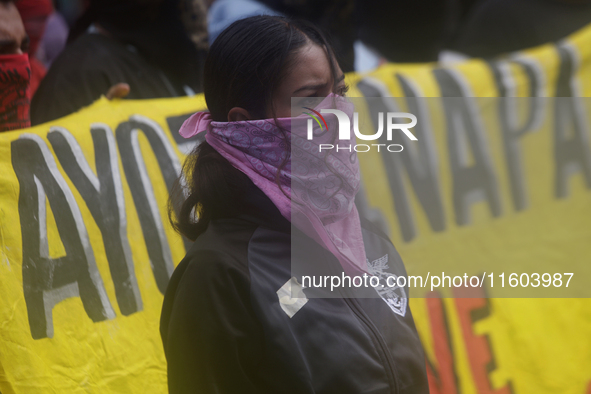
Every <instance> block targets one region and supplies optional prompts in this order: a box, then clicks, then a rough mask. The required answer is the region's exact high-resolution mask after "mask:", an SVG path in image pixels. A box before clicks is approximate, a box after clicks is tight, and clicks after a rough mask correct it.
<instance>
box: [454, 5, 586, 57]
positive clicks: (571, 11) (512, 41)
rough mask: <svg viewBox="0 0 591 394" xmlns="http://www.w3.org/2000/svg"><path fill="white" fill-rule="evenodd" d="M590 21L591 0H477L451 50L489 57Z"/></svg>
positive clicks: (550, 39)
mask: <svg viewBox="0 0 591 394" xmlns="http://www.w3.org/2000/svg"><path fill="white" fill-rule="evenodd" d="M589 23H591V0H481V1H479V2H478V3H477V4H476V5H475V6H474V7H473V9H472V10H471V12H470V13H469V14H468V16H467V18H466V21H465V23H464V24H463V25H462V27H461V28H460V30H459V32H458V34H457V38H456V39H455V41H454V43H453V44H452V45H451V49H452V50H455V51H457V52H460V53H462V54H465V55H468V56H471V57H483V58H491V57H495V56H499V55H501V54H504V53H508V52H514V51H519V50H523V49H527V48H531V47H534V46H538V45H542V44H545V43H548V42H553V41H557V40H560V39H562V38H564V37H566V36H568V35H569V34H571V33H574V32H575V31H577V30H579V29H581V28H582V27H584V26H585V25H587V24H589Z"/></svg>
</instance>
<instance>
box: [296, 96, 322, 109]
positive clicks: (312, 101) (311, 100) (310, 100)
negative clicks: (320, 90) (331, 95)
mask: <svg viewBox="0 0 591 394" xmlns="http://www.w3.org/2000/svg"><path fill="white" fill-rule="evenodd" d="M317 101H318V99H317V98H316V97H304V98H302V99H301V100H300V101H299V103H300V105H301V106H308V107H309V106H311V105H316V104H317Z"/></svg>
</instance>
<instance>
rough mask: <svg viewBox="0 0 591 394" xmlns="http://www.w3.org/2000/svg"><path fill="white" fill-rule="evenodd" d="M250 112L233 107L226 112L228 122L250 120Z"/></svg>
mask: <svg viewBox="0 0 591 394" xmlns="http://www.w3.org/2000/svg"><path fill="white" fill-rule="evenodd" d="M251 119H252V116H250V112H248V111H247V110H245V109H244V108H240V107H234V108H232V109H231V110H230V111H229V112H228V122H240V121H243V120H251Z"/></svg>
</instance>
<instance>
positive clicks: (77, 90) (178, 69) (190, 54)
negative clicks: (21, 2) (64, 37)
mask: <svg viewBox="0 0 591 394" xmlns="http://www.w3.org/2000/svg"><path fill="white" fill-rule="evenodd" d="M69 41H70V43H69V44H68V46H67V47H66V49H65V50H64V51H63V52H62V53H61V54H60V56H59V57H58V58H57V59H56V60H55V61H54V63H53V65H52V67H51V69H50V70H49V72H48V73H47V76H46V77H45V79H44V80H43V82H42V83H41V85H40V86H39V89H38V91H37V93H36V94H35V96H34V97H33V100H32V103H31V120H32V124H39V123H43V122H47V121H50V120H53V119H56V118H59V117H62V116H66V115H68V114H70V113H73V112H75V111H77V110H79V109H81V108H82V107H84V106H87V105H89V104H91V103H92V102H94V101H95V100H97V99H98V98H99V97H100V96H101V95H102V94H104V93H105V92H107V91H109V89H111V88H115V90H116V96H119V97H123V96H126V95H127V97H129V98H131V99H148V98H163V97H176V96H183V95H193V94H195V93H197V92H200V91H201V90H202V87H201V85H202V80H201V79H202V78H201V74H202V69H203V61H204V58H205V55H206V53H207V47H208V43H207V28H206V7H205V5H204V3H203V2H202V1H201V0H90V1H89V6H88V8H87V9H86V11H85V12H84V14H82V16H81V17H80V18H79V19H78V21H77V22H76V24H75V25H74V26H73V27H72V29H71V31H70V38H69Z"/></svg>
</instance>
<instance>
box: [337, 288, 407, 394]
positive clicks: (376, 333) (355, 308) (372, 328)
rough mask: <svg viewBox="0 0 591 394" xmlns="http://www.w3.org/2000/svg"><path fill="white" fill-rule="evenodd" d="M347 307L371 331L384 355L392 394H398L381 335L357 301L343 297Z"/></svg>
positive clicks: (396, 380) (389, 356)
mask: <svg viewBox="0 0 591 394" xmlns="http://www.w3.org/2000/svg"><path fill="white" fill-rule="evenodd" d="M343 299H344V300H345V302H346V303H347V305H349V307H350V308H351V310H352V311H353V313H355V315H357V317H358V318H359V320H361V321H362V322H363V323H364V324H365V325H366V326H367V327H368V328H369V330H370V331H371V333H372V334H373V336H374V337H375V339H376V342H377V344H378V346H379V347H380V348H381V350H382V352H383V353H384V358H385V359H386V364H387V373H386V375H387V376H388V380H390V385H391V386H392V388H393V390H394V393H396V394H398V393H399V388H398V378H397V376H396V370H395V368H394V360H392V355H391V354H390V350H389V349H388V347H387V346H386V343H385V341H384V338H383V337H382V334H380V332H379V331H378V329H377V327H376V326H375V325H374V324H373V323H372V321H371V320H370V319H369V317H367V316H366V315H365V313H364V312H363V311H362V310H361V307H360V306H359V305H357V301H356V300H355V299H354V298H346V297H343Z"/></svg>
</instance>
